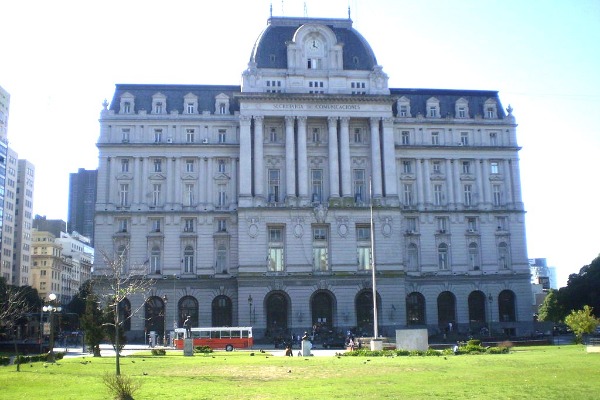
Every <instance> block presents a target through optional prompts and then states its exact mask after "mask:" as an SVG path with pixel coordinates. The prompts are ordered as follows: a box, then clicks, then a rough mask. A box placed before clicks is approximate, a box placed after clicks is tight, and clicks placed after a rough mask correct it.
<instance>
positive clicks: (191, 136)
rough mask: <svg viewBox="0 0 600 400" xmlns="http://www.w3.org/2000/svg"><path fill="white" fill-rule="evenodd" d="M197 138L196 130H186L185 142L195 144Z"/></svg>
mask: <svg viewBox="0 0 600 400" xmlns="http://www.w3.org/2000/svg"><path fill="white" fill-rule="evenodd" d="M195 136H196V131H195V130H194V129H186V130H185V141H186V142H187V143H194V141H195Z"/></svg>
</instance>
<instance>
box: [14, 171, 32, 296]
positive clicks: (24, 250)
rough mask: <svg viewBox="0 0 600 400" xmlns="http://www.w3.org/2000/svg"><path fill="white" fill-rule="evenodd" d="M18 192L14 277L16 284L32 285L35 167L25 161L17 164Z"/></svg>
mask: <svg viewBox="0 0 600 400" xmlns="http://www.w3.org/2000/svg"><path fill="white" fill-rule="evenodd" d="M17 165H18V168H17V190H16V205H15V213H14V215H15V231H14V238H13V240H14V245H13V275H14V276H15V279H16V280H15V282H16V283H15V284H16V285H19V286H23V285H31V283H30V281H29V278H30V273H31V272H30V269H31V241H32V228H33V194H34V183H35V167H34V165H33V164H32V163H31V162H29V161H27V160H24V159H20V160H18V162H17Z"/></svg>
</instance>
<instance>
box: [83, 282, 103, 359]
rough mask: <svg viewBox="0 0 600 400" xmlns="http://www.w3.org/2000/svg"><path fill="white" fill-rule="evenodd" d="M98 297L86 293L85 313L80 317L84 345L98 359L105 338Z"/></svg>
mask: <svg viewBox="0 0 600 400" xmlns="http://www.w3.org/2000/svg"><path fill="white" fill-rule="evenodd" d="M98 305H99V300H98V296H96V295H95V294H93V293H91V292H90V293H88V294H87V295H86V297H85V312H84V314H83V315H82V316H81V326H82V328H83V331H84V335H85V336H84V340H85V343H86V344H87V345H88V346H89V347H90V348H91V349H92V353H93V354H94V357H100V343H101V342H102V340H103V339H104V337H105V336H106V333H105V330H104V326H103V324H104V322H106V319H105V318H104V314H103V312H102V310H101V309H100V308H99V307H98Z"/></svg>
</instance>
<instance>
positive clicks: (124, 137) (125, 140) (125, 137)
mask: <svg viewBox="0 0 600 400" xmlns="http://www.w3.org/2000/svg"><path fill="white" fill-rule="evenodd" d="M130 133H131V129H129V128H123V129H122V130H121V141H122V142H123V143H128V142H129V134H130Z"/></svg>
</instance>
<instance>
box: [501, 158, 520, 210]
mask: <svg viewBox="0 0 600 400" xmlns="http://www.w3.org/2000/svg"><path fill="white" fill-rule="evenodd" d="M517 162H518V161H517V160H515V165H516V166H517V168H518V165H517ZM503 164H504V186H505V187H506V201H507V203H509V204H510V206H511V207H514V206H515V205H516V203H517V201H516V199H518V201H519V203H521V193H520V192H519V190H518V188H517V187H514V188H513V183H514V180H513V174H512V167H513V165H512V164H513V163H512V160H511V159H508V160H505V161H504V162H503ZM517 173H518V171H517ZM516 176H519V175H518V174H517V175H516ZM513 189H514V193H515V196H513ZM520 207H522V204H520Z"/></svg>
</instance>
